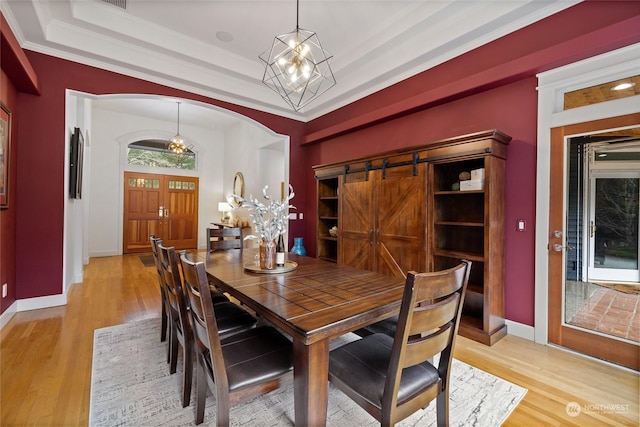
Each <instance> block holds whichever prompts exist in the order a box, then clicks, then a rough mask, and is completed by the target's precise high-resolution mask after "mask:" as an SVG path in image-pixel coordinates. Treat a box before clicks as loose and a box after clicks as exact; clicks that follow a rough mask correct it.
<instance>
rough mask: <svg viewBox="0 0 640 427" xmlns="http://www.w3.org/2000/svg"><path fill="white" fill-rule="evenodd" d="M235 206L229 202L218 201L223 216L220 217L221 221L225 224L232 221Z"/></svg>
mask: <svg viewBox="0 0 640 427" xmlns="http://www.w3.org/2000/svg"><path fill="white" fill-rule="evenodd" d="M232 210H233V208H232V207H231V205H230V204H229V203H227V202H218V211H219V212H222V218H220V222H222V223H225V224H230V223H231V213H230V212H231V211H232Z"/></svg>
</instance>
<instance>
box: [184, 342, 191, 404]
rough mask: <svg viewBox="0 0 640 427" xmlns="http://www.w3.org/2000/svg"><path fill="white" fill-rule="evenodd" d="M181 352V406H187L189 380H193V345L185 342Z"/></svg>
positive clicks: (188, 400)
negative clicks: (182, 367) (182, 369)
mask: <svg viewBox="0 0 640 427" xmlns="http://www.w3.org/2000/svg"><path fill="white" fill-rule="evenodd" d="M183 350H184V351H183V352H182V356H183V357H182V359H183V362H184V363H183V366H184V371H183V373H182V377H183V380H182V407H183V408H186V407H187V406H189V403H190V401H191V382H192V380H193V346H192V345H191V344H185V348H184V349H183Z"/></svg>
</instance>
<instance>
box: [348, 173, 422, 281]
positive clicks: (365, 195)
mask: <svg viewBox="0 0 640 427" xmlns="http://www.w3.org/2000/svg"><path fill="white" fill-rule="evenodd" d="M425 171H426V167H425V165H424V164H420V165H417V167H416V168H415V172H414V167H413V165H407V166H395V167H393V168H388V169H386V170H385V171H382V170H375V171H369V172H368V173H367V172H362V173H360V172H358V173H353V174H346V175H344V177H343V183H342V186H341V187H340V245H339V246H340V250H339V253H340V256H339V260H338V262H339V263H340V264H345V265H350V266H352V267H357V268H361V269H365V270H371V271H377V272H380V273H383V274H388V275H390V276H397V277H406V273H407V271H409V270H415V271H426V268H427V265H426V264H427V263H426V172H425Z"/></svg>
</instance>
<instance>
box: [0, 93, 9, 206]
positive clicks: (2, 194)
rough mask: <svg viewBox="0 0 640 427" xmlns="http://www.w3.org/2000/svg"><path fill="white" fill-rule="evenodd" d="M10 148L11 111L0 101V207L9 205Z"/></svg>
mask: <svg viewBox="0 0 640 427" xmlns="http://www.w3.org/2000/svg"><path fill="white" fill-rule="evenodd" d="M10 148H11V111H9V109H8V108H7V107H6V106H5V105H4V104H3V103H1V102H0V208H8V207H9V162H10V159H11V157H9V149H10Z"/></svg>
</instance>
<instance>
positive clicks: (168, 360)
mask: <svg viewBox="0 0 640 427" xmlns="http://www.w3.org/2000/svg"><path fill="white" fill-rule="evenodd" d="M167 329H168V332H169V342H168V343H167V363H171V336H172V335H173V332H172V331H171V325H168V327H167Z"/></svg>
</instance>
